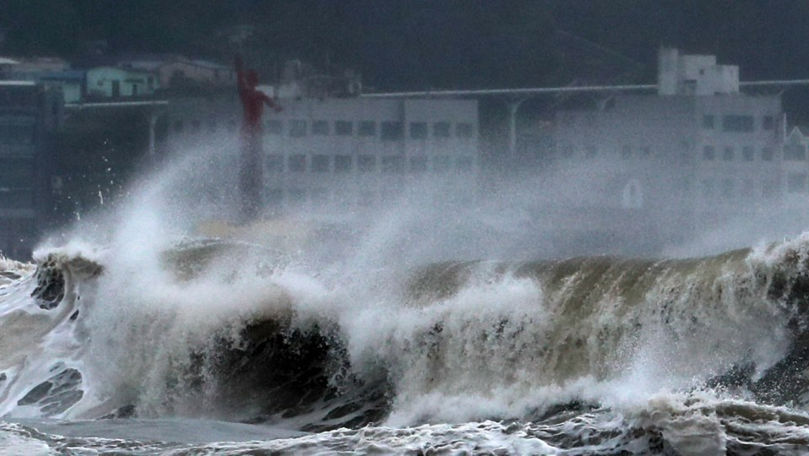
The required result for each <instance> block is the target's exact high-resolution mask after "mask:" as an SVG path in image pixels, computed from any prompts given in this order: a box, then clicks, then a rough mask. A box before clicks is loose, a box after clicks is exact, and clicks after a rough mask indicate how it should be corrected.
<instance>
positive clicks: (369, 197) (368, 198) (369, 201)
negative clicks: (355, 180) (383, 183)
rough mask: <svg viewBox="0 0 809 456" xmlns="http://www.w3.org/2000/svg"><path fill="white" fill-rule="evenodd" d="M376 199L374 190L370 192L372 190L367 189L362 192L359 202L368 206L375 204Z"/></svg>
mask: <svg viewBox="0 0 809 456" xmlns="http://www.w3.org/2000/svg"><path fill="white" fill-rule="evenodd" d="M375 200H376V195H374V192H370V191H367V190H366V191H362V192H360V196H359V201H357V203H358V204H359V205H360V206H361V207H368V206H372V205H373V204H374V201H375Z"/></svg>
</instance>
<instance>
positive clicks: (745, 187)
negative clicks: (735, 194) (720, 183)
mask: <svg viewBox="0 0 809 456" xmlns="http://www.w3.org/2000/svg"><path fill="white" fill-rule="evenodd" d="M755 185H756V183H755V182H753V179H749V178H748V179H745V180H744V181H742V188H740V189H739V194H740V195H741V196H743V197H745V198H752V197H753V196H754V191H755Z"/></svg>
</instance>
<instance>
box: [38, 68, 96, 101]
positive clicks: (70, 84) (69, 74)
mask: <svg viewBox="0 0 809 456" xmlns="http://www.w3.org/2000/svg"><path fill="white" fill-rule="evenodd" d="M84 78H85V72H84V71H81V70H68V71H57V72H47V73H42V74H40V75H39V77H38V78H37V80H38V81H39V82H42V83H43V84H44V85H45V86H46V87H59V88H60V89H61V90H62V98H63V99H64V102H65V103H78V102H80V101H81V100H82V94H83V91H84Z"/></svg>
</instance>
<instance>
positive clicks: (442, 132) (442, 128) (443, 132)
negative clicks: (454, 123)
mask: <svg viewBox="0 0 809 456" xmlns="http://www.w3.org/2000/svg"><path fill="white" fill-rule="evenodd" d="M433 138H449V122H436V123H434V124H433Z"/></svg>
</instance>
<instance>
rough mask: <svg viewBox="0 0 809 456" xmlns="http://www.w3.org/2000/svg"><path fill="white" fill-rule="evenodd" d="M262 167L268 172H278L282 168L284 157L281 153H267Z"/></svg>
mask: <svg viewBox="0 0 809 456" xmlns="http://www.w3.org/2000/svg"><path fill="white" fill-rule="evenodd" d="M264 167H265V168H266V169H267V171H269V172H276V173H280V172H281V171H283V170H284V157H283V156H282V155H281V154H268V155H267V159H266V160H265V161H264Z"/></svg>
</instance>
